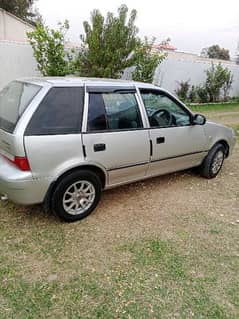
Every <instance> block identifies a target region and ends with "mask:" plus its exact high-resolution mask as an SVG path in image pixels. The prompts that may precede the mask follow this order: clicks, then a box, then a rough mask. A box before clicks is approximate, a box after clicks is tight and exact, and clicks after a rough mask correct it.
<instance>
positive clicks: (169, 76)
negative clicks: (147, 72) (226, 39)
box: [122, 52, 239, 97]
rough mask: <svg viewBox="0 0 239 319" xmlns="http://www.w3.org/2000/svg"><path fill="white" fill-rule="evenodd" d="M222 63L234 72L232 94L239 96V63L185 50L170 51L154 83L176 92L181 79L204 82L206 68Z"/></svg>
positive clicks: (128, 77) (127, 74)
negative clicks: (198, 54)
mask: <svg viewBox="0 0 239 319" xmlns="http://www.w3.org/2000/svg"><path fill="white" fill-rule="evenodd" d="M212 62H213V63H216V64H217V63H221V64H222V65H223V67H227V68H228V69H229V70H230V71H231V72H232V74H233V83H232V88H231V90H230V92H229V93H230V96H231V97H232V96H239V65H238V64H235V63H234V62H231V61H223V60H216V59H208V58H203V57H200V56H197V55H196V54H189V53H183V52H168V56H167V58H166V59H165V60H164V61H163V62H162V63H161V64H160V65H159V66H158V68H157V69H156V72H155V77H154V84H156V85H159V86H161V87H163V88H164V89H166V90H168V91H170V92H171V93H173V94H175V90H176V89H177V88H178V86H179V84H178V83H179V82H181V81H188V80H189V81H190V84H191V85H199V84H203V83H204V82H205V80H206V72H205V70H207V69H209V68H210V67H211V63H212ZM133 70H134V68H128V69H126V70H125V72H124V74H123V76H122V78H123V79H131V73H132V71H133Z"/></svg>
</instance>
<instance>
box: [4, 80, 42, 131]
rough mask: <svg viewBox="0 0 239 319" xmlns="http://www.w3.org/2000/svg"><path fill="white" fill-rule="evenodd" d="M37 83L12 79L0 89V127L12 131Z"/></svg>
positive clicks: (32, 96) (37, 86) (37, 87)
mask: <svg viewBox="0 0 239 319" xmlns="http://www.w3.org/2000/svg"><path fill="white" fill-rule="evenodd" d="M40 89H41V87H40V86H39V85H34V84H30V83H24V82H17V81H13V82H11V83H9V84H8V85H7V86H6V87H5V88H3V89H2V91H0V128H1V129H3V130H4V131H7V132H9V133H12V132H13V131H14V129H15V126H16V124H17V121H18V119H19V118H20V117H21V115H22V113H23V112H24V111H25V109H26V107H27V106H28V105H29V103H30V102H31V100H32V99H33V98H34V96H35V95H36V94H37V93H38V92H39V91H40Z"/></svg>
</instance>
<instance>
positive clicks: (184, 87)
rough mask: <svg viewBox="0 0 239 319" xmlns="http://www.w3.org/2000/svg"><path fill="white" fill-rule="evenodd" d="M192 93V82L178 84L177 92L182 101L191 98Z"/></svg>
mask: <svg viewBox="0 0 239 319" xmlns="http://www.w3.org/2000/svg"><path fill="white" fill-rule="evenodd" d="M189 92H190V80H187V81H181V82H178V88H177V89H176V90H175V93H176V94H177V96H178V98H179V99H180V100H182V101H184V102H185V101H186V100H187V99H188V98H189Z"/></svg>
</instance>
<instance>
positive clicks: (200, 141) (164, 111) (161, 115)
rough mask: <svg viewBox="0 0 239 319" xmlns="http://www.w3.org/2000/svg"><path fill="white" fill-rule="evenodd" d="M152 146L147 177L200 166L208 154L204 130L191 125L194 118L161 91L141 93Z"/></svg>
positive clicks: (143, 91) (145, 90)
mask: <svg viewBox="0 0 239 319" xmlns="http://www.w3.org/2000/svg"><path fill="white" fill-rule="evenodd" d="M140 93H141V97H142V100H143V103H144V106H145V109H146V112H147V117H148V121H149V126H150V139H151V143H152V152H151V162H150V166H149V170H148V173H147V175H149V176H153V175H158V174H164V173H169V172H173V171H178V170H182V169H186V168H190V167H194V166H197V165H199V164H200V163H201V162H202V160H203V158H204V157H205V156H206V154H207V150H206V149H205V147H206V137H205V133H204V129H203V126H201V125H192V115H191V113H190V112H189V111H188V110H187V109H186V108H185V107H184V106H183V105H181V103H180V102H179V101H178V100H176V99H175V98H174V97H172V96H171V95H169V94H168V93H166V92H164V91H161V90H151V89H142V90H140Z"/></svg>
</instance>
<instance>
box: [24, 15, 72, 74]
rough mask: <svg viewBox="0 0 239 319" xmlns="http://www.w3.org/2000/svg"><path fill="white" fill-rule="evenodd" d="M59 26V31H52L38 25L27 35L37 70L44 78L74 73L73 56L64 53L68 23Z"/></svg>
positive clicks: (69, 53)
mask: <svg viewBox="0 0 239 319" xmlns="http://www.w3.org/2000/svg"><path fill="white" fill-rule="evenodd" d="M59 26H60V28H59V30H54V29H50V28H49V27H47V26H44V25H42V24H38V25H37V27H36V30H35V31H32V32H28V33H27V36H28V38H29V40H30V44H31V46H32V48H33V52H34V57H35V58H36V61H37V66H38V69H39V71H40V72H41V73H42V75H44V76H46V75H49V76H63V75H66V74H71V73H72V72H74V59H73V55H72V53H71V52H67V51H65V35H66V32H67V31H68V29H69V23H68V21H67V20H66V21H65V22H64V23H63V24H62V23H59Z"/></svg>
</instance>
